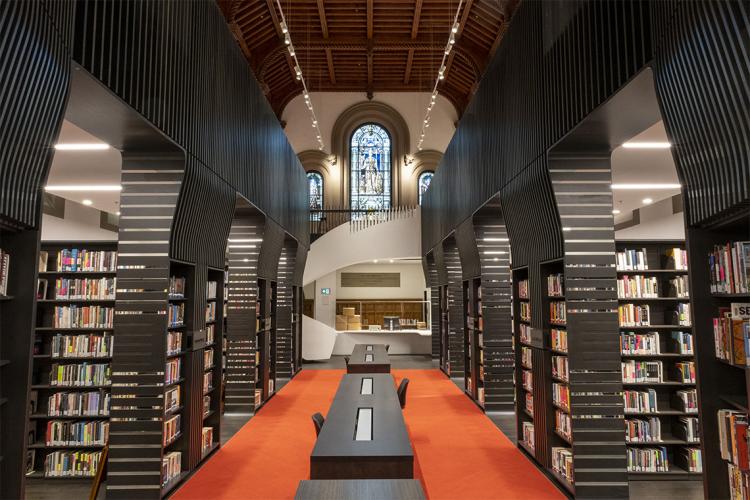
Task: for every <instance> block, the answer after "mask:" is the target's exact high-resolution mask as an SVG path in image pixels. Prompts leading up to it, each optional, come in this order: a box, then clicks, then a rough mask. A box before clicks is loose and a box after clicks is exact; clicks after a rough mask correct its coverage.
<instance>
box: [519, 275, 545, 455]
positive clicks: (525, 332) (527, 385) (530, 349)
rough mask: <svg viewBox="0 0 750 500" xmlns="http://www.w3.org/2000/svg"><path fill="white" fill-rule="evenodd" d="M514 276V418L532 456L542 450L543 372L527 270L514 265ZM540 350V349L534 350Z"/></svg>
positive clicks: (521, 445) (521, 444)
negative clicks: (540, 372) (537, 389)
mask: <svg viewBox="0 0 750 500" xmlns="http://www.w3.org/2000/svg"><path fill="white" fill-rule="evenodd" d="M512 276H513V280H512V281H513V329H514V331H515V346H516V347H515V351H516V363H515V365H516V377H515V378H516V381H517V383H516V419H517V429H518V430H519V432H518V444H519V446H520V447H521V448H522V449H523V450H525V451H526V452H527V453H529V454H530V455H531V456H532V457H536V456H537V454H542V453H543V451H542V447H541V446H539V445H538V443H539V442H540V436H539V434H538V432H539V424H538V422H537V420H538V419H537V416H538V415H537V412H538V408H539V400H538V398H536V395H537V394H539V392H537V391H536V388H537V387H539V383H540V381H543V380H544V376H543V375H542V376H541V377H540V376H539V370H540V369H542V370H543V369H544V367H543V366H539V363H538V361H539V356H538V354H539V352H541V351H540V350H539V349H538V347H539V343H538V342H535V341H536V340H537V339H536V338H535V335H533V334H532V327H531V306H530V295H529V271H528V268H526V267H523V268H519V269H514V270H513V271H512ZM537 351H539V352H537Z"/></svg>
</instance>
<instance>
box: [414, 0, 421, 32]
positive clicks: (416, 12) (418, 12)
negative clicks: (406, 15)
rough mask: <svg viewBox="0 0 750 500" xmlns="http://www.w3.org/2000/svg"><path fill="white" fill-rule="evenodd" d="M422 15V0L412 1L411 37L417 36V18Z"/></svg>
mask: <svg viewBox="0 0 750 500" xmlns="http://www.w3.org/2000/svg"><path fill="white" fill-rule="evenodd" d="M421 15H422V0H417V1H416V2H414V19H413V20H412V22H411V37H412V38H417V31H419V18H420V16H421Z"/></svg>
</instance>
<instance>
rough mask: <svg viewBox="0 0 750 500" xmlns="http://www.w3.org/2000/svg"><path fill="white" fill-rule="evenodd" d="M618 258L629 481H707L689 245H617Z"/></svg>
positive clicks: (662, 242) (647, 242)
mask: <svg viewBox="0 0 750 500" xmlns="http://www.w3.org/2000/svg"><path fill="white" fill-rule="evenodd" d="M616 251H617V280H618V281H617V291H618V316H619V322H620V327H619V328H620V350H621V356H622V366H623V368H622V371H623V379H622V382H623V390H624V401H625V425H626V427H625V428H626V432H625V440H626V446H627V459H628V478H629V479H630V480H631V481H633V480H652V479H654V478H657V479H658V478H664V479H670V480H675V479H692V480H701V479H702V472H701V469H702V468H701V467H700V466H699V465H696V464H700V462H701V460H700V446H701V443H700V439H699V432H698V431H699V420H700V417H701V416H700V414H699V410H698V403H697V399H698V398H697V393H696V387H695V382H696V381H695V341H694V339H695V336H694V334H693V325H692V314H691V311H690V309H691V299H690V293H689V292H690V287H689V284H688V282H689V274H688V260H687V254H686V251H685V244H684V241H680V240H660V241H654V240H634V241H632V240H630V241H625V240H618V241H617V242H616ZM651 325H653V326H651ZM678 368H683V370H684V373H683V372H681V371H678ZM644 463H650V464H652V466H649V467H646V466H644Z"/></svg>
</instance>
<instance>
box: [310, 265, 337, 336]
mask: <svg viewBox="0 0 750 500" xmlns="http://www.w3.org/2000/svg"><path fill="white" fill-rule="evenodd" d="M322 288H330V290H331V295H323V294H321V293H320V290H321V289H322ZM315 319H316V320H318V321H320V322H322V323H325V324H326V325H328V326H330V327H333V326H334V325H335V324H336V273H331V274H328V275H326V276H322V277H320V278H318V279H317V280H315Z"/></svg>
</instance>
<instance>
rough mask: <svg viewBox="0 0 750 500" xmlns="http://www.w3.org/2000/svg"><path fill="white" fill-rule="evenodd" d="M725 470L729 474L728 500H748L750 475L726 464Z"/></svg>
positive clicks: (749, 496)
mask: <svg viewBox="0 0 750 500" xmlns="http://www.w3.org/2000/svg"><path fill="white" fill-rule="evenodd" d="M727 470H728V472H729V498H730V499H731V500H747V499H748V498H750V474H747V473H745V472H743V471H742V469H740V468H739V467H737V466H736V465H732V464H727Z"/></svg>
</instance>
